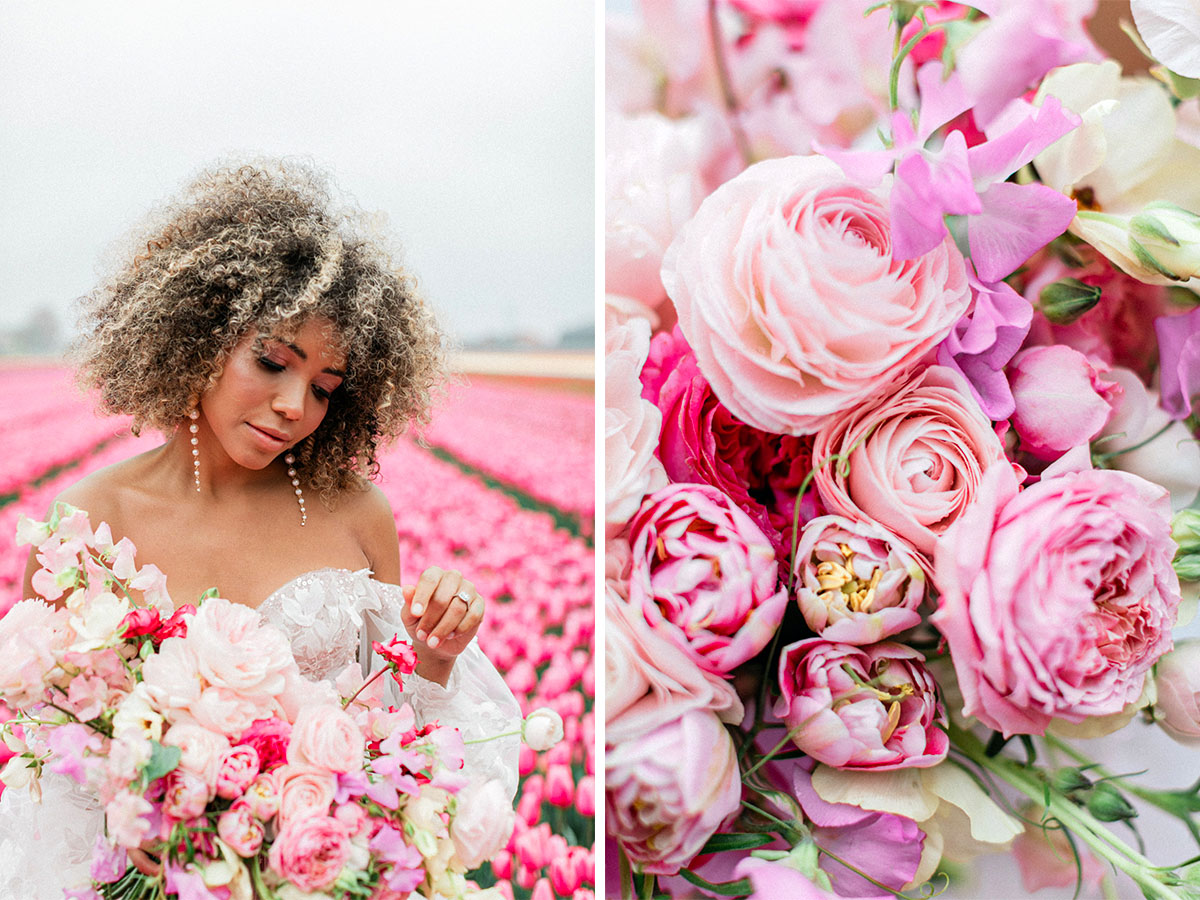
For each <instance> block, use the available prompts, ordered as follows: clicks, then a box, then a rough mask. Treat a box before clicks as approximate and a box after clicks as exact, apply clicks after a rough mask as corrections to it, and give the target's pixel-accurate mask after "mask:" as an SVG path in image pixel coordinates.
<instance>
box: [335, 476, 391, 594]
mask: <svg viewBox="0 0 1200 900" xmlns="http://www.w3.org/2000/svg"><path fill="white" fill-rule="evenodd" d="M335 515H337V516H338V518H339V519H341V521H342V522H343V523H344V525H345V526H346V527H347V528H348V529H349V530H350V531H351V533H352V534H354V536H355V538H356V539H357V540H358V542H359V546H361V547H362V550H363V553H364V554H365V555H366V557H367V559H368V560H369V561H370V563H371V568H372V569H373V570H374V572H375V574H376V576H377V577H378V578H380V580H383V581H399V578H400V545H399V541H398V539H397V537H396V519H395V517H394V515H393V513H392V504H391V503H390V502H389V501H388V498H387V496H386V495H385V494H384V493H383V491H381V490H380V489H379V487H378V485H375V484H373V483H371V482H370V481H367V480H366V479H363V480H362V481H361V482H360V483H359V484H358V485H356V486H354V487H351V488H348V489H347V490H345V491H343V492H342V494H341V496H339V497H338V503H337V506H336V508H335Z"/></svg>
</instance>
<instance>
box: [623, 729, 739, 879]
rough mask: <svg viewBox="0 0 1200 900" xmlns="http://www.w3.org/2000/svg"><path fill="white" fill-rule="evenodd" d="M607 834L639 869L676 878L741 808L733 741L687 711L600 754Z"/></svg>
mask: <svg viewBox="0 0 1200 900" xmlns="http://www.w3.org/2000/svg"><path fill="white" fill-rule="evenodd" d="M604 786H605V808H606V810H607V819H606V822H607V823H608V824H607V827H608V830H609V833H610V834H612V835H614V836H615V837H616V838H617V840H619V841H620V842H621V846H622V847H624V849H625V852H626V854H628V856H629V858H630V859H631V860H632V861H633V862H634V863H635V864H637V866H638V868H639V869H640V870H641V871H643V872H650V873H653V874H656V875H673V874H674V873H675V872H678V871H679V870H680V869H681V868H682V867H683V866H686V865H687V864H688V863H689V862H691V861H692V859H693V858H694V857H695V856H696V854H697V853H699V852H700V848H701V847H703V846H704V843H705V841H707V840H708V839H709V838H710V837H712V835H713V833H714V832H716V831H717V830H718V829H720V828H721V827H722V826H723V825H724V824H726V822H728V821H729V820H730V819H731V818H732V817H733V816H734V815H735V814H736V813H737V811H738V809H739V808H740V806H741V793H742V792H741V779H740V777H739V774H738V766H737V759H736V756H735V754H734V748H733V741H732V740H731V739H730V737H729V734H728V733H727V732H726V731H725V727H724V726H723V725H722V724H721V722H720V720H719V719H718V718H717V717H716V716H715V715H713V714H712V713H710V712H707V711H705V710H692V711H690V712H687V713H685V714H684V715H683V717H682V718H680V719H676V720H675V721H673V722H668V723H667V724H665V725H662V726H660V727H658V728H656V729H654V730H653V731H649V732H647V733H645V734H642V735H640V736H639V737H638V738H637V739H636V740H627V741H624V742H622V743H621V744H619V745H616V746H613V745H610V746H609V747H608V748H607V750H606V752H605V754H604Z"/></svg>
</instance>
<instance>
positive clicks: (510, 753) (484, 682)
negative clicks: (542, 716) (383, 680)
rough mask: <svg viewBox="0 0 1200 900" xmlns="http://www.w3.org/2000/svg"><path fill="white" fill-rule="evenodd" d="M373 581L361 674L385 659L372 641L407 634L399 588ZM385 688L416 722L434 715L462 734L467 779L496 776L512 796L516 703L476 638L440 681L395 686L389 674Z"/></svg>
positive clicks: (409, 679)
mask: <svg viewBox="0 0 1200 900" xmlns="http://www.w3.org/2000/svg"><path fill="white" fill-rule="evenodd" d="M373 584H374V586H375V591H374V597H373V598H372V602H370V603H369V604H368V605H367V606H365V607H364V608H363V610H362V612H363V626H364V627H363V635H362V645H363V646H362V650H361V651H360V659H361V660H363V661H364V667H363V671H364V674H365V673H366V672H367V671H368V670H376V669H379V668H381V667H382V666H383V665H385V663H384V661H383V660H382V659H381V658H380V657H379V655H378V654H377V653H374V652H373V651H371V642H372V641H380V642H385V643H386V642H387V641H388V640H389V639H390V638H391V637H392V636H393V635H396V634H398V635H400V637H401V638H403V639H405V640H408V639H409V638H408V633H407V631H405V628H404V624H403V622H402V621H401V619H400V610H401V609H402V608H403V606H404V602H405V601H404V595H403V593H402V592H401V590H400V588H399V587H397V586H395V585H391V584H383V583H381V582H373ZM388 690H389V691H390V692H391V695H390V696H389V697H388V702H389V703H392V704H393V705H396V706H399V705H400V704H401V703H409V704H411V706H412V709H413V713H414V715H415V716H416V719H417V721H418V722H419V723H421V724H426V723H429V722H433V721H438V722H440V723H441V724H442V725H449V726H452V727H454V728H457V729H458V730H459V731H460V732H462V736H463V740H464V741H467V742H468V743H467V744H466V757H465V764H464V767H465V770H466V775H467V778H468V779H469V781H470V783H471V784H473V785H476V786H478V785H482V784H483V783H484V782H486V781H489V780H495V781H497V782H499V783H500V784H501V785H502V786H503V788H504V791H505V793H506V795H507V796H508V798H509V800H510V802H511V800H512V799H513V798H514V797H515V796H516V793H517V782H518V773H517V758H518V755H519V751H520V746H521V743H520V737H519V736H518V735H515V734H510V733H511V732H518V733H519V732H520V730H521V719H522V716H521V707H520V706H519V705H518V703H517V700H516V698H515V697H514V696H513V693H512V691H511V690H509V688H508V685H507V684H505V683H504V679H503V678H502V677H500V673H499V672H497V671H496V667H495V666H493V665H492V663H491V662H490V661H489V660H488V658H487V657H486V656H484V654H483V651H482V650H480V649H479V646H478V643H477V642H476V641H474V640H473V641H471V643H470V644H469V645H468V646H467V648H466V650H464V651H463V652H462V653H461V654H460V655H459V657H458V659H457V660H456V661H455V663H454V668H453V670H452V671H451V673H450V680H449V682H448V683H447V685H446V686H445V687H442V685H440V684H438V683H437V682H434V681H428V680H426V679H424V678H421V677H420V676H419V675H416V674H412V675H406V676H405V677H404V690H403V692H396V688H395V682H393V681H391V680H390V679H389V680H388ZM502 734H505V735H510V736H508V737H502V738H497V739H496V740H488V741H486V742H484V743H480V744H472V743H469V742H470V741H472V740H479V739H481V738H493V737H495V736H496V735H502Z"/></svg>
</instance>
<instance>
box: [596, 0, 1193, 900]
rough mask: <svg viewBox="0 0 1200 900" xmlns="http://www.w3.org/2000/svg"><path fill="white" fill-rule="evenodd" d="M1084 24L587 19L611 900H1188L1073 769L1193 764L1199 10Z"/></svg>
mask: <svg viewBox="0 0 1200 900" xmlns="http://www.w3.org/2000/svg"><path fill="white" fill-rule="evenodd" d="M1101 5H1103V4H1101ZM1097 11H1098V7H1097V2H1096V0H1020V2H1018V0H978V2H972V3H950V2H932V0H928V2H922V0H891V2H876V3H870V2H867V0H861V2H860V0H824V2H822V0H778V2H764V0H678V2H673V3H668V2H657V0H645V2H642V3H641V4H639V15H638V16H637V17H631V16H621V15H612V16H611V17H610V21H609V26H608V35H607V45H606V46H607V50H606V65H607V73H606V96H607V110H606V183H605V192H606V210H605V218H606V235H605V254H606V255H605V278H606V292H607V302H606V317H605V318H606V323H605V379H606V381H605V398H606V399H605V403H606V415H605V469H606V473H605V474H606V480H605V527H606V539H607V540H606V583H605V615H606V635H605V641H606V648H605V661H606V673H605V679H606V694H605V696H606V709H605V717H606V721H605V744H606V746H605V792H606V826H607V830H608V834H609V838H610V842H609V859H610V866H609V876H608V881H607V884H608V886H609V892H610V893H611V894H614V895H616V894H620V895H622V896H643V897H648V896H657V895H661V894H664V893H666V894H671V895H673V896H699V895H708V896H756V897H763V898H767V897H788V898H807V897H831V896H834V897H887V896H898V897H905V896H931V895H934V894H938V893H942V892H944V891H945V892H947V895H948V896H950V895H955V896H967V895H966V894H960V893H956V891H958V890H959V887H960V885H970V884H973V883H974V884H976V887H975V890H977V891H983V893H975V894H971V895H970V896H1007V895H1006V894H1004V893H999V894H987V893H986V891H987V887H986V886H985V887H979V886H978V884H977V881H978V879H977V878H975V879H973V878H972V872H973V870H974V869H975V868H976V866H977V863H979V861H980V860H983V859H984V858H985V855H986V854H989V853H1006V854H1011V855H1010V856H1008V857H1007V858H1008V859H1010V860H1015V865H1014V868H1019V869H1020V876H1021V879H1022V884H1023V886H1024V890H1025V891H1027V892H1033V891H1035V890H1038V889H1040V888H1042V887H1046V886H1058V887H1070V886H1073V887H1074V890H1075V892H1076V893H1078V894H1084V893H1089V895H1093V896H1095V895H1097V894H1096V892H1102V893H1103V894H1104V895H1105V896H1114V897H1115V896H1121V897H1124V896H1137V895H1139V894H1140V895H1144V896H1146V897H1151V898H1161V900H1168V898H1184V897H1197V896H1200V830H1198V826H1197V823H1196V822H1195V820H1194V816H1195V814H1196V812H1198V811H1200V793H1198V789H1200V783H1198V782H1196V777H1197V774H1198V773H1200V766H1197V765H1196V763H1197V762H1200V758H1197V757H1196V756H1195V755H1194V751H1183V755H1177V756H1176V757H1175V758H1176V760H1182V761H1183V762H1182V764H1180V765H1177V766H1175V767H1174V768H1173V769H1172V770H1171V771H1168V772H1154V773H1151V775H1150V778H1153V777H1156V776H1158V777H1163V778H1167V779H1169V780H1171V781H1173V782H1174V783H1175V785H1176V786H1174V787H1155V786H1152V785H1150V784H1148V781H1149V780H1150V778H1148V777H1147V776H1146V773H1144V772H1130V771H1121V770H1114V769H1110V768H1108V767H1106V765H1104V764H1102V762H1103V760H1102V759H1100V758H1099V757H1102V756H1103V755H1104V750H1105V749H1106V748H1107V747H1110V746H1114V745H1116V744H1117V743H1119V742H1122V741H1134V742H1137V741H1141V740H1143V739H1148V737H1149V736H1151V735H1153V736H1154V737H1155V738H1157V737H1159V736H1162V735H1169V736H1170V737H1171V738H1173V739H1175V740H1178V741H1179V742H1181V743H1184V744H1187V743H1192V744H1194V743H1195V741H1196V740H1197V735H1200V675H1198V674H1197V673H1198V672H1200V656H1198V655H1197V644H1196V642H1195V641H1194V640H1189V639H1188V638H1187V635H1188V630H1187V629H1188V627H1189V625H1188V623H1189V621H1190V619H1191V616H1192V612H1193V607H1194V599H1195V594H1196V582H1197V580H1200V567H1198V566H1197V559H1198V558H1200V506H1198V505H1197V491H1198V490H1200V448H1198V446H1197V434H1198V433H1200V406H1197V405H1196V404H1197V398H1198V396H1200V100H1198V99H1197V98H1198V97H1200V80H1198V79H1200V52H1198V50H1200V42H1198V41H1197V39H1196V36H1197V35H1198V34H1200V14H1198V13H1197V10H1196V8H1195V5H1194V4H1191V5H1189V4H1180V3H1172V2H1168V0H1134V2H1133V3H1132V15H1133V22H1128V23H1125V24H1124V31H1125V34H1126V37H1125V38H1123V40H1125V41H1126V43H1127V44H1128V50H1129V53H1128V54H1126V55H1127V56H1129V55H1131V56H1133V57H1137V61H1138V62H1141V64H1142V65H1141V70H1140V71H1137V72H1134V71H1130V72H1124V71H1123V69H1122V65H1121V63H1119V62H1117V61H1116V60H1115V59H1113V58H1110V55H1109V52H1107V51H1106V50H1104V49H1102V48H1101V47H1100V46H1099V45H1097V43H1096V42H1095V41H1094V40H1093V39H1092V37H1091V35H1090V33H1089V31H1088V28H1087V25H1088V21H1089V20H1090V19H1091V18H1092V17H1093V15H1095V14H1097ZM1193 630H1194V628H1193ZM1082 739H1098V740H1090V741H1088V742H1087V743H1086V744H1080V743H1079V742H1080V741H1081V740H1082ZM1189 754H1193V755H1189ZM1147 810H1152V811H1153V812H1155V813H1156V814H1158V815H1159V816H1160V819H1166V820H1167V822H1168V824H1169V823H1170V822H1171V819H1172V818H1173V819H1174V820H1176V821H1175V822H1174V824H1175V825H1176V826H1177V827H1178V830H1179V832H1180V836H1181V839H1182V840H1180V841H1175V842H1174V843H1172V842H1171V841H1169V840H1161V839H1160V838H1159V836H1158V835H1157V834H1151V835H1143V834H1142V832H1141V831H1139V828H1138V826H1139V819H1138V817H1139V815H1140V813H1141V812H1142V811H1147ZM1189 845H1190V846H1189ZM1181 846H1182V848H1183V849H1182V850H1180V849H1179V848H1180V847H1181ZM1164 854H1169V856H1166V855H1164ZM997 890H1003V889H1001V888H997Z"/></svg>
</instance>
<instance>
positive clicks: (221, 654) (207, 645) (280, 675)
mask: <svg viewBox="0 0 1200 900" xmlns="http://www.w3.org/2000/svg"><path fill="white" fill-rule="evenodd" d="M186 640H187V641H188V643H189V645H190V646H191V647H192V648H193V652H194V653H195V654H196V659H197V662H198V668H199V671H200V674H201V675H202V676H203V677H204V679H205V681H207V682H208V684H210V685H212V686H213V687H216V688H225V689H227V690H229V691H232V692H233V693H235V694H238V695H240V696H244V697H260V696H264V695H266V696H270V695H273V694H278V693H280V692H281V691H282V690H283V687H284V670H285V669H287V668H288V667H289V666H292V665H294V664H295V661H294V660H293V658H292V648H291V645H290V644H289V643H288V640H287V638H286V637H285V636H284V634H283V632H281V631H279V630H278V629H277V628H273V627H272V626H270V625H267V624H266V623H265V622H264V621H263V618H262V615H261V614H260V613H258V612H257V611H256V610H253V609H251V608H250V607H248V606H242V605H241V604H238V603H231V602H230V601H228V600H225V599H224V598H222V597H214V598H212V599H211V600H208V601H206V602H205V603H204V604H203V605H202V606H201V607H200V609H199V610H198V611H197V612H196V615H194V616H193V617H192V620H191V623H190V624H189V626H188V634H187V638H186Z"/></svg>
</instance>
